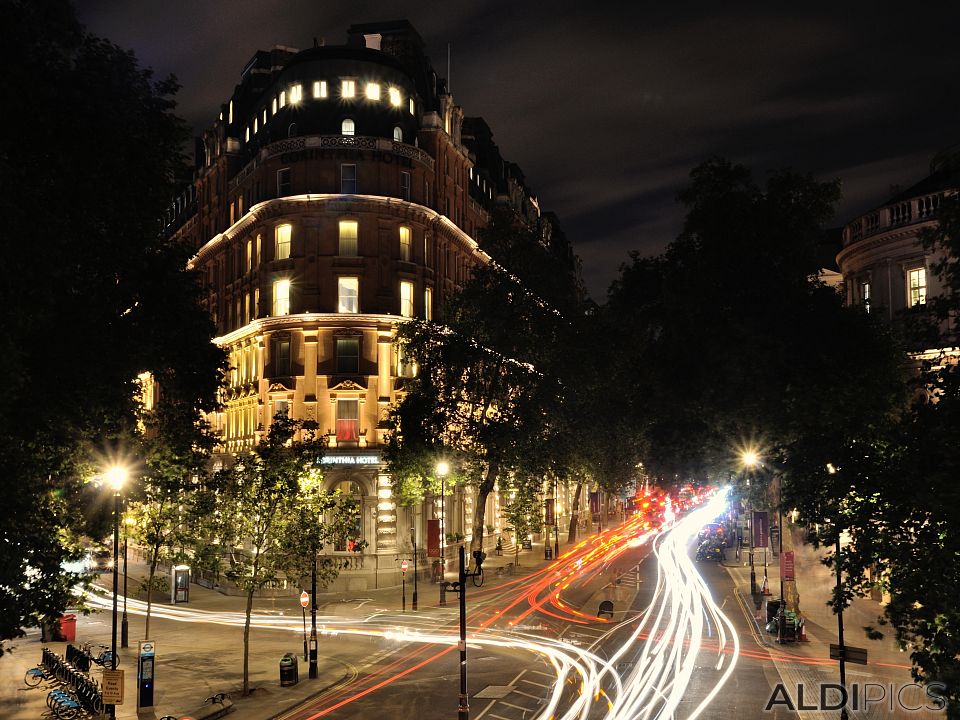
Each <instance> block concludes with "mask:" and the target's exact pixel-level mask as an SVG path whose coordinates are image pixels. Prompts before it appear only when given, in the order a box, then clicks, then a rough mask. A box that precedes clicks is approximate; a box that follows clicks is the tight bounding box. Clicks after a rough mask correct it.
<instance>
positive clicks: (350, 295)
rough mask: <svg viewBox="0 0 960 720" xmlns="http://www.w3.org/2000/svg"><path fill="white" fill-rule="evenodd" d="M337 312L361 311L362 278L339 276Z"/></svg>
mask: <svg viewBox="0 0 960 720" xmlns="http://www.w3.org/2000/svg"><path fill="white" fill-rule="evenodd" d="M337 312H339V313H358V312H360V280H359V278H355V277H341V278H337Z"/></svg>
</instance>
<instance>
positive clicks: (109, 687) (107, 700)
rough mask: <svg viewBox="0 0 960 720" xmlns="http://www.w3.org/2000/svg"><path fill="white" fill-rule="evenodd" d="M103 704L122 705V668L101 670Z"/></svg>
mask: <svg viewBox="0 0 960 720" xmlns="http://www.w3.org/2000/svg"><path fill="white" fill-rule="evenodd" d="M103 703H104V705H123V670H104V671H103Z"/></svg>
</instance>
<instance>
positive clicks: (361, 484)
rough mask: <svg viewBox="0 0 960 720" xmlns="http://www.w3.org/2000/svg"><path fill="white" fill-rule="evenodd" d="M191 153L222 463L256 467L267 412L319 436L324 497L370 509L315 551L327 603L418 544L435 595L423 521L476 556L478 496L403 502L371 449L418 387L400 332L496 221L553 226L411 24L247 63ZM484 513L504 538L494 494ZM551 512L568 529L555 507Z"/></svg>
mask: <svg viewBox="0 0 960 720" xmlns="http://www.w3.org/2000/svg"><path fill="white" fill-rule="evenodd" d="M197 154H198V167H197V171H196V173H195V178H194V180H193V182H192V183H191V184H190V185H189V186H188V187H187V188H186V189H185V190H184V192H183V193H182V194H181V195H180V196H179V197H178V198H177V200H176V202H175V203H174V204H173V205H172V207H171V209H170V212H169V215H168V217H167V218H165V222H166V228H167V229H166V232H167V234H168V235H169V236H171V237H174V238H179V239H183V240H185V241H187V242H189V243H191V244H192V246H193V247H194V248H195V249H196V255H195V256H194V258H193V259H192V261H191V266H192V267H193V268H194V269H196V270H198V271H199V272H200V274H201V277H202V278H204V279H205V281H206V285H207V286H208V288H209V291H208V293H207V295H206V300H205V302H206V305H207V308H208V310H209V312H210V314H211V316H212V318H213V320H214V322H215V324H216V327H217V333H218V336H217V337H216V338H215V342H217V343H218V344H219V345H220V346H222V347H224V348H225V349H226V350H227V351H228V353H229V360H230V366H231V369H230V373H229V384H228V387H227V389H226V391H225V394H224V396H223V408H222V410H221V411H220V412H218V413H216V414H215V415H213V416H211V417H210V418H209V420H210V422H211V424H212V426H213V427H214V429H215V431H216V432H217V433H218V434H219V437H220V441H221V452H222V454H221V456H220V460H219V461H220V462H226V461H228V459H227V457H226V456H229V455H232V454H234V453H239V452H243V451H246V450H249V449H251V448H252V447H253V446H254V445H255V444H256V443H257V441H258V439H259V438H261V437H262V436H263V435H264V434H265V433H266V432H267V430H268V428H269V426H270V423H271V420H272V418H273V417H274V416H275V415H276V413H278V412H286V413H288V414H289V415H290V416H291V417H293V418H296V419H302V420H311V421H314V422H315V423H317V425H318V426H319V431H320V432H321V433H322V434H323V435H324V437H325V442H326V445H327V452H326V456H325V457H324V459H323V463H324V465H325V483H326V486H327V487H328V488H329V489H340V490H341V491H343V492H345V493H351V494H354V495H356V496H357V497H358V499H359V501H360V504H361V515H360V519H359V523H358V524H357V526H356V528H355V533H354V537H353V538H352V539H351V540H350V541H349V542H348V543H346V544H345V545H344V546H341V547H327V548H324V550H323V554H324V555H327V556H330V555H334V556H337V557H338V558H340V560H341V562H339V563H338V565H339V566H340V567H341V573H340V577H339V578H338V580H337V584H336V585H335V586H334V587H338V588H340V589H345V590H363V589H367V588H373V587H377V586H382V585H390V584H395V583H398V582H399V577H400V576H399V570H398V563H397V562H396V561H397V558H398V557H399V556H400V555H403V556H404V557H409V556H410V555H409V553H410V552H411V550H412V548H411V538H416V541H417V545H418V549H419V551H420V552H419V558H418V559H419V560H420V567H421V572H423V573H424V574H423V575H422V577H426V573H427V572H429V570H428V569H427V570H425V568H429V564H428V563H429V562H430V559H429V558H427V557H426V554H425V547H426V537H425V529H426V526H427V520H428V519H432V518H437V517H439V516H440V515H445V518H444V526H445V532H446V533H451V534H454V535H456V534H459V535H461V536H465V537H466V539H467V540H469V536H470V529H471V526H472V522H471V521H472V517H473V512H474V508H473V501H474V494H473V492H472V490H471V488H469V487H466V488H462V487H461V488H457V489H456V490H455V491H454V493H453V494H452V495H450V496H448V497H447V498H445V501H444V502H440V500H439V499H438V498H432V499H428V500H427V501H426V502H425V503H424V505H423V506H422V507H417V508H411V509H407V508H401V507H398V506H397V504H396V503H395V502H394V498H393V493H392V479H391V478H390V476H389V475H388V474H387V470H386V466H385V464H384V463H383V461H382V457H381V450H382V448H383V446H384V441H385V433H386V432H387V423H386V421H387V413H388V408H389V406H390V405H391V403H393V402H395V401H396V399H397V394H398V392H402V388H403V384H404V381H405V378H407V377H410V376H411V375H412V373H413V372H414V371H415V368H414V367H412V365H411V364H410V363H408V362H406V361H405V359H404V358H403V357H402V356H401V355H400V354H399V353H398V350H397V346H396V344H395V332H396V328H397V326H398V323H401V322H403V321H404V319H407V318H414V317H417V318H425V319H434V318H435V317H437V314H438V313H439V312H440V311H441V308H442V306H443V303H444V301H445V300H446V299H447V298H448V297H449V296H450V295H451V293H453V292H455V290H456V289H457V288H458V287H459V286H460V285H462V284H463V283H464V282H465V281H466V279H467V278H468V276H469V275H470V272H471V269H472V268H473V267H475V266H477V265H478V264H480V263H485V262H488V261H489V259H490V258H489V257H487V256H486V254H485V253H484V252H483V250H482V249H481V248H480V247H479V245H478V243H477V238H478V233H479V231H480V230H481V229H482V228H483V227H484V226H485V224H486V223H487V222H489V219H490V213H491V211H492V209H493V208H494V207H495V205H497V204H501V205H507V206H509V207H510V208H512V209H513V210H514V211H515V212H516V213H517V214H518V215H519V217H521V218H522V219H523V220H524V221H525V222H526V223H528V224H529V225H530V226H532V227H536V228H537V229H538V230H539V231H540V232H541V233H542V237H544V239H545V240H546V241H549V239H550V237H551V234H552V233H555V232H556V229H555V226H554V223H553V221H552V219H551V217H550V216H548V215H546V214H544V215H541V213H540V210H539V207H538V205H537V200H536V198H535V197H534V196H533V195H532V194H531V193H530V191H529V190H528V189H527V187H526V186H525V184H524V180H523V175H522V173H521V172H520V170H519V169H518V168H517V166H515V165H513V164H511V163H509V162H507V161H505V160H503V158H502V157H501V156H500V153H499V150H498V149H497V146H496V145H495V144H494V143H493V135H492V132H491V131H490V129H489V127H488V126H487V125H486V123H485V122H484V121H483V120H482V119H480V118H467V117H465V116H464V113H463V110H462V109H461V108H460V107H458V106H457V105H456V104H455V103H454V100H453V97H452V95H451V94H450V92H449V91H448V89H447V87H446V84H445V81H444V80H443V79H442V78H440V77H438V76H437V73H436V72H435V70H434V69H433V67H432V66H431V64H430V61H429V59H428V58H427V56H426V55H425V52H424V43H423V40H422V39H421V38H420V36H419V35H418V34H417V32H416V30H415V29H414V28H413V27H412V26H411V25H410V24H409V23H407V22H406V21H399V22H392V23H375V24H369V25H355V26H352V27H351V28H350V29H349V30H348V33H347V42H346V44H344V45H320V44H317V43H315V46H314V47H312V48H309V49H307V50H304V51H298V50H296V49H293V48H287V47H276V48H274V49H273V50H269V51H258V52H257V53H255V54H254V56H253V58H252V59H251V60H250V62H249V63H248V64H247V65H246V67H245V68H244V69H243V71H242V73H241V78H240V82H239V84H238V85H237V86H236V88H235V89H234V91H233V93H232V95H231V96H230V97H229V99H228V100H227V101H226V102H225V103H224V104H223V105H222V107H221V108H220V112H219V115H218V117H217V120H216V122H214V124H213V125H212V127H210V128H209V129H208V130H207V131H206V132H205V133H204V135H203V138H202V142H198V152H197ZM570 261H571V263H575V262H576V259H575V258H574V257H573V255H572V253H571V254H570ZM488 502H489V506H488V507H487V508H486V518H487V522H488V523H489V524H490V525H493V526H495V530H494V533H496V532H497V531H498V530H499V528H500V526H501V525H502V521H501V519H500V498H499V495H498V494H497V493H494V494H492V496H491V498H490V499H489V501H488ZM558 506H559V514H560V516H561V517H562V516H566V517H567V518H569V513H570V508H569V503H568V501H567V499H566V497H561V498H559V499H558ZM509 540H510V539H509V538H507V537H506V536H504V542H505V543H506V542H508V541H509ZM490 542H491V543H493V542H495V539H494V538H491V540H490ZM452 555H453V553H451V552H449V551H448V552H447V557H448V558H449V557H450V556H452Z"/></svg>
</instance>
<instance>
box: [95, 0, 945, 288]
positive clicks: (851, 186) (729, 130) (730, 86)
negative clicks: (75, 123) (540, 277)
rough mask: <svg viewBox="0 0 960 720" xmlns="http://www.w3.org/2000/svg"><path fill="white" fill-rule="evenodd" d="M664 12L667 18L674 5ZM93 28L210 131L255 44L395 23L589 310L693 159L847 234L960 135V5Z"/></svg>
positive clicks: (655, 7) (189, 15)
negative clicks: (548, 230) (449, 93)
mask: <svg viewBox="0 0 960 720" xmlns="http://www.w3.org/2000/svg"><path fill="white" fill-rule="evenodd" d="M668 5H669V7H668ZM78 11H79V15H80V18H81V20H82V22H84V23H85V24H86V26H87V28H88V29H89V30H90V31H91V32H93V33H95V34H98V35H102V36H105V37H107V38H109V39H111V40H113V41H114V42H116V43H117V44H119V45H121V46H123V47H125V48H130V49H132V50H134V51H135V52H136V54H137V56H138V57H139V58H140V61H141V63H142V64H143V65H144V66H147V67H152V68H153V69H154V70H155V71H156V72H157V73H158V74H161V75H164V74H167V73H173V74H175V75H176V76H177V78H178V79H179V81H180V82H181V84H182V85H183V89H182V90H181V91H180V94H179V114H180V115H181V116H183V117H184V118H185V119H186V120H187V121H188V122H189V123H190V124H191V125H192V126H193V127H194V129H195V130H196V131H198V132H199V131H200V130H202V129H203V128H204V127H206V126H208V125H210V124H211V123H212V121H213V120H214V118H215V117H216V115H217V113H218V111H219V106H220V104H221V103H222V102H224V101H225V100H226V99H227V98H228V97H229V95H230V94H231V91H232V89H233V86H234V85H235V84H236V83H237V82H238V81H239V78H240V71H241V70H242V69H243V66H244V65H245V64H246V62H247V61H248V60H249V59H250V57H252V55H253V53H254V51H255V50H257V49H269V48H270V47H273V46H274V45H286V46H292V47H296V48H301V49H304V48H307V47H311V46H312V44H313V38H314V37H318V38H324V39H325V40H326V42H327V44H331V45H332V44H342V43H344V42H345V41H346V30H347V28H348V27H349V26H350V25H351V24H354V23H361V22H372V21H377V20H394V19H400V18H406V19H409V20H410V21H411V22H412V23H413V25H414V26H415V27H416V28H417V29H418V31H419V32H420V34H421V36H422V37H423V38H424V40H425V41H426V43H427V50H428V53H429V55H430V56H431V57H432V59H433V62H434V66H435V67H436V68H437V71H438V74H440V75H445V74H446V55H447V43H450V44H451V48H452V64H451V72H450V80H451V87H452V90H453V95H454V99H455V100H456V102H457V103H458V104H459V105H461V106H462V107H463V108H464V112H465V113H466V114H467V115H481V116H483V117H484V118H486V120H487V121H488V123H489V124H490V126H491V128H492V129H493V132H494V140H495V141H496V142H497V143H498V145H499V146H500V150H501V152H502V153H503V155H504V157H506V158H507V159H509V160H512V161H513V162H516V163H517V164H518V165H520V167H521V168H522V169H523V170H524V172H525V174H526V178H527V183H528V185H529V186H530V187H531V188H532V189H533V190H534V192H535V194H537V196H538V197H539V199H540V204H541V207H543V208H545V209H549V210H553V211H555V212H556V213H557V214H558V215H559V216H560V220H561V223H562V225H563V227H564V229H565V231H566V232H567V235H568V237H569V238H570V239H571V240H572V241H573V243H574V247H575V249H576V251H577V252H578V253H579V255H580V256H581V258H582V259H583V273H584V279H585V281H586V283H587V286H588V289H589V290H590V292H591V294H592V296H593V297H594V298H595V299H597V300H600V301H602V300H603V298H604V297H605V295H606V289H607V286H608V285H609V283H610V282H611V280H613V278H614V277H615V275H616V273H617V268H618V266H619V265H620V263H621V262H623V261H624V260H626V259H627V254H628V252H629V251H631V250H638V251H640V252H641V254H654V253H657V252H659V251H660V250H661V249H662V248H663V247H664V245H665V244H666V243H667V242H669V241H670V240H671V239H672V238H673V237H675V236H676V235H677V233H678V232H679V229H680V224H681V221H682V211H681V209H680V208H679V206H678V205H677V203H676V201H675V199H676V195H677V192H678V190H679V189H680V188H681V187H682V186H683V185H684V183H685V181H686V179H687V176H688V173H689V171H690V169H691V168H692V167H694V166H695V165H697V164H698V163H700V162H701V161H703V160H704V159H706V158H708V157H710V156H711V155H722V156H725V157H728V158H731V159H734V160H737V161H739V162H743V163H746V164H748V165H750V166H752V167H753V168H754V170H755V173H756V176H757V177H758V178H759V179H761V180H762V179H763V177H764V176H765V174H766V173H767V172H768V171H769V170H771V169H776V168H781V167H792V168H794V169H795V170H798V171H803V172H811V173H813V174H814V175H815V176H817V177H818V178H820V179H824V180H826V179H832V178H836V177H839V178H841V179H842V180H843V192H844V199H843V201H842V203H841V205H840V206H839V208H838V213H837V218H836V222H837V224H842V223H843V222H846V221H849V220H850V219H851V218H852V217H853V216H855V215H856V214H858V213H860V212H863V211H865V210H867V209H869V208H871V207H872V206H875V205H877V204H879V203H881V202H883V200H884V199H886V197H887V196H888V195H889V192H890V188H891V186H894V185H901V186H903V187H907V186H909V185H911V184H912V183H913V182H915V181H917V180H919V179H921V178H922V177H923V176H924V175H925V174H926V172H927V168H928V165H929V160H930V158H931V156H932V155H933V154H934V153H936V152H937V151H939V150H942V149H944V148H947V147H949V146H952V145H954V144H956V143H958V142H960V123H958V117H960V113H958V110H960V92H958V84H957V79H958V78H960V52H958V48H957V40H956V31H957V28H958V27H960V23H958V20H960V5H958V4H957V3H950V2H925V3H890V2H864V3H854V2H832V3H807V4H804V5H802V6H794V5H789V6H788V5H787V4H786V3H770V2H767V3H756V4H755V3H746V2H734V3H723V2H715V3H710V4H705V3H704V4H701V5H700V7H696V6H695V5H687V4H684V5H676V6H675V4H673V3H651V2H634V3H627V2H617V3H608V2H591V0H578V1H577V2H566V1H554V2H550V3H534V2H523V1H521V0H515V1H514V2H485V1H484V0H475V1H473V2H444V3H426V2H417V3H413V2H407V3H399V2H389V1H383V0H381V1H379V2H368V1H367V0H355V1H353V2H349V3H342V2H330V1H328V2H323V1H321V0H310V1H308V0H283V1H281V0H255V1H251V0H232V1H231V2H212V1H210V2H208V1H207V0H190V1H189V2H188V1H186V0H165V1H164V2H155V1H153V2H141V1H139V0H131V1H128V2H116V0H86V1H84V0H81V1H80V2H79V3H78Z"/></svg>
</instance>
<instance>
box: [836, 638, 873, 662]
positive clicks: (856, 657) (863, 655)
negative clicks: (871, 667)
mask: <svg viewBox="0 0 960 720" xmlns="http://www.w3.org/2000/svg"><path fill="white" fill-rule="evenodd" d="M843 650H844V653H843V654H844V660H846V661H847V662H848V663H855V664H857V665H866V664H867V649H866V648H858V647H851V646H850V645H844V646H843ZM830 659H831V660H839V659H840V646H839V645H836V644H834V643H830Z"/></svg>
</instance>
